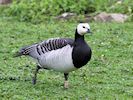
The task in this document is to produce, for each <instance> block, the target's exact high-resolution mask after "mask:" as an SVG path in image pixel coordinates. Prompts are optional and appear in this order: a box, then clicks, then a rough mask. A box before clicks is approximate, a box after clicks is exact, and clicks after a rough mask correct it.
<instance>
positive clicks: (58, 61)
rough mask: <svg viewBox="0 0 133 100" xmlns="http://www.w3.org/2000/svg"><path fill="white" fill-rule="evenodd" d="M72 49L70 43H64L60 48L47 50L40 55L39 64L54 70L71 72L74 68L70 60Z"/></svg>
mask: <svg viewBox="0 0 133 100" xmlns="http://www.w3.org/2000/svg"><path fill="white" fill-rule="evenodd" d="M72 49H73V48H72V47H71V46H70V45H66V46H65V47H63V48H61V49H57V50H52V51H50V52H47V53H45V54H44V55H42V56H41V58H40V59H39V64H40V65H41V66H42V67H44V68H48V69H53V70H55V71H59V72H71V71H73V70H75V69H76V68H75V67H74V65H73V62H72Z"/></svg>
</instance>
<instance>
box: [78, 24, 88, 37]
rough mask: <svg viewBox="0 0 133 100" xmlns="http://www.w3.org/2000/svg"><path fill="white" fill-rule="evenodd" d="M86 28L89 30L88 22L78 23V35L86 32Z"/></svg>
mask: <svg viewBox="0 0 133 100" xmlns="http://www.w3.org/2000/svg"><path fill="white" fill-rule="evenodd" d="M88 30H90V26H89V24H88V23H80V24H79V25H78V26H77V32H78V34H80V35H84V34H85V33H87V32H88Z"/></svg>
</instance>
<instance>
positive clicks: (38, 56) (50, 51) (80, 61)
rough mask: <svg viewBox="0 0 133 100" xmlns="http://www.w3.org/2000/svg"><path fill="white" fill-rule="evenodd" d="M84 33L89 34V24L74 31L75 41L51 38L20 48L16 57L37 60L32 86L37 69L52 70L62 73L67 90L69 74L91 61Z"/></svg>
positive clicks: (79, 26) (82, 24) (84, 24)
mask: <svg viewBox="0 0 133 100" xmlns="http://www.w3.org/2000/svg"><path fill="white" fill-rule="evenodd" d="M86 33H91V32H90V26H89V24H88V23H79V24H78V25H77V28H76V31H75V39H70V38H51V39H48V40H45V41H43V42H40V43H37V44H33V45H31V46H27V47H23V48H21V49H20V50H19V51H18V52H17V53H16V56H17V57H18V56H22V55H28V56H30V57H32V58H34V59H35V60H37V63H38V64H37V67H36V71H35V73H34V77H33V80H32V82H33V84H36V77H37V73H38V71H39V69H41V68H43V69H53V70H55V71H58V72H63V73H64V78H65V82H64V87H65V88H68V74H69V72H71V71H74V70H76V69H79V68H81V67H82V66H84V65H86V64H87V62H88V61H89V60H90V59H91V54H92V51H91V48H90V47H89V46H88V45H87V43H86V42H85V40H84V35H85V34H86Z"/></svg>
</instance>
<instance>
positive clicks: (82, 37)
mask: <svg viewBox="0 0 133 100" xmlns="http://www.w3.org/2000/svg"><path fill="white" fill-rule="evenodd" d="M77 40H83V41H84V35H80V34H78V32H77V29H76V31H75V41H77Z"/></svg>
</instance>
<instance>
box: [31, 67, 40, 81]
mask: <svg viewBox="0 0 133 100" xmlns="http://www.w3.org/2000/svg"><path fill="white" fill-rule="evenodd" d="M39 69H41V67H40V66H39V65H37V66H36V70H35V72H34V76H33V79H32V84H36V79H37V73H38V71H39Z"/></svg>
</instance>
